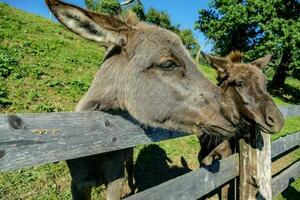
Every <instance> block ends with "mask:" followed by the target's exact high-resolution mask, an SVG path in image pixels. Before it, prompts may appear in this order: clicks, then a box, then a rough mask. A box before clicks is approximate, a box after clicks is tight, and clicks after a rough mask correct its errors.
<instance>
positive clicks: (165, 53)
mask: <svg viewBox="0 0 300 200" xmlns="http://www.w3.org/2000/svg"><path fill="white" fill-rule="evenodd" d="M46 3H47V5H48V7H49V8H50V10H51V11H52V13H53V14H54V15H55V16H56V18H57V19H58V20H59V21H60V22H61V23H62V24H63V25H65V26H66V27H67V28H68V29H69V30H71V31H72V32H74V33H76V34H78V35H80V36H82V37H84V38H86V39H88V40H92V41H95V42H98V43H99V44H101V45H102V46H104V47H106V48H107V53H106V57H105V60H104V62H103V64H102V66H101V68H100V69H99V71H98V72H97V73H96V75H95V78H94V80H93V82H92V84H91V86H90V88H89V90H88V91H87V93H86V94H85V96H84V97H83V98H82V99H81V100H80V102H79V103H78V105H77V107H76V111H91V110H102V111H107V112H112V113H124V112H126V113H128V114H129V115H130V116H132V117H133V118H134V119H135V120H137V121H138V122H139V123H141V124H144V125H147V126H152V127H160V128H165V129H171V130H178V131H184V132H189V133H199V132H202V131H203V130H205V131H206V132H207V133H209V134H210V133H213V134H216V135H218V136H224V137H230V136H232V135H234V134H235V131H236V128H235V126H236V124H238V123H239V115H238V112H237V110H236V108H235V104H234V103H233V102H232V101H231V99H230V98H228V97H227V95H226V94H225V93H224V92H222V90H221V89H220V88H219V87H217V86H215V85H213V84H212V83H211V82H210V81H208V80H207V79H206V78H205V77H204V76H203V75H202V74H201V73H200V71H199V70H198V69H197V67H196V65H195V63H194V62H193V59H192V58H191V56H190V55H189V52H188V51H187V50H186V48H185V47H184V45H183V44H182V42H181V40H180V38H179V37H178V36H177V35H176V34H174V33H172V32H171V31H169V30H166V29H163V28H159V27H157V26H155V25H149V24H146V23H144V22H140V21H139V20H138V19H137V17H136V16H135V15H134V14H129V15H128V16H127V17H123V18H121V17H117V16H107V15H102V14H98V13H94V12H90V11H87V10H84V9H82V8H79V7H77V6H74V5H70V4H67V3H64V2H62V1H58V0H46ZM131 152H132V150H131V149H126V150H119V151H115V152H110V153H105V154H100V155H93V156H90V157H85V158H78V159H74V160H68V161H67V164H68V167H69V169H70V173H71V176H72V182H71V191H72V197H73V199H75V200H77V199H90V198H91V189H92V187H94V186H99V185H100V184H105V185H106V186H107V199H109V200H118V199H121V197H122V187H123V184H124V171H125V169H124V164H125V162H126V161H127V160H128V159H129V158H130V155H131Z"/></svg>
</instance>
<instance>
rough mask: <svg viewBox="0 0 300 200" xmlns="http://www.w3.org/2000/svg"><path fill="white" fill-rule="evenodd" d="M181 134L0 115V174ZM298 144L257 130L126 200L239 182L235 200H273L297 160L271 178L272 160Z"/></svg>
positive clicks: (87, 120) (298, 170)
mask: <svg viewBox="0 0 300 200" xmlns="http://www.w3.org/2000/svg"><path fill="white" fill-rule="evenodd" d="M280 109H281V112H282V113H283V115H284V116H285V117H293V116H297V115H300V106H290V107H281V108H280ZM187 135H189V134H186V133H182V132H172V131H168V130H162V129H151V128H148V129H147V130H145V129H142V128H141V127H140V126H139V125H138V124H137V123H132V122H130V121H129V120H126V119H124V118H123V117H121V116H116V115H110V114H107V113H103V112H82V113H75V112H70V113H45V114H18V115H0V172H6V171H11V170H16V169H21V168H28V167H32V166H36V165H41V164H46V163H51V162H57V161H61V160H67V159H72V158H78V157H84V156H89V155H93V154H99V153H105V152H110V151H114V150H119V149H125V148H129V147H134V146H137V145H141V144H149V143H153V142H157V141H163V140H169V139H172V138H178V137H182V136H187ZM299 145H300V132H297V133H294V134H290V135H288V136H285V137H281V138H279V139H278V140H276V141H274V142H272V143H270V136H269V135H268V134H261V132H260V131H257V133H256V134H255V137H253V138H252V139H251V141H246V140H241V141H240V142H239V146H240V150H239V152H240V153H239V154H234V155H232V156H230V157H229V158H227V159H224V160H221V161H217V162H214V163H213V164H212V165H211V166H209V167H207V168H200V169H198V170H195V171H192V172H189V173H187V174H184V175H182V176H179V177H176V178H174V179H172V180H169V181H167V182H164V183H162V184H160V185H157V186H155V187H153V188H150V189H148V190H145V191H143V192H140V193H137V194H135V195H133V196H129V197H127V198H126V200H133V199H147V200H152V199H153V200H154V199H159V200H163V199H166V200H172V199H174V200H175V199H176V200H177V199H184V200H194V199H198V198H200V197H202V196H204V195H206V194H208V193H209V192H211V191H213V190H215V189H216V188H218V187H220V186H222V185H224V184H225V183H227V182H228V181H230V180H232V179H236V180H237V178H238V180H237V181H239V184H238V187H239V192H236V193H237V196H236V197H235V198H236V199H241V200H244V199H271V198H272V195H273V196H276V195H278V194H279V193H281V192H282V191H283V190H284V189H285V188H287V187H288V185H289V184H290V183H291V182H292V181H294V180H295V179H297V178H299V177H300V161H298V162H296V163H294V164H292V165H291V166H289V167H288V168H287V169H285V170H284V171H282V172H281V173H279V174H277V175H276V176H275V177H273V178H272V176H271V158H272V159H273V160H274V159H278V158H279V157H280V156H282V155H283V154H285V153H286V152H290V151H291V150H294V149H295V148H297V147H298V146H299Z"/></svg>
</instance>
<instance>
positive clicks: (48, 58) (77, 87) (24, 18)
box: [0, 3, 300, 200]
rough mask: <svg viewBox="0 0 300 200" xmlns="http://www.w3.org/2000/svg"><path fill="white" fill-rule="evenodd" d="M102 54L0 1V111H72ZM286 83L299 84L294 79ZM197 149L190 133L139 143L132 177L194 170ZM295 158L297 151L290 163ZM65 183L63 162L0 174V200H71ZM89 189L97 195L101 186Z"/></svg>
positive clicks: (149, 180) (289, 128) (292, 124)
mask: <svg viewBox="0 0 300 200" xmlns="http://www.w3.org/2000/svg"><path fill="white" fill-rule="evenodd" d="M103 54H104V49H102V48H101V47H99V45H97V44H95V43H92V42H88V41H86V40H83V39H80V38H79V37H78V36H76V35H74V34H72V33H70V32H68V31H67V30H66V29H64V28H63V27H62V26H61V25H58V24H55V23H53V22H51V21H49V20H46V19H44V18H41V17H38V16H35V15H31V14H27V13H24V12H22V11H19V10H16V9H14V8H11V7H9V6H7V5H5V4H2V3H0V105H1V106H0V113H21V112H22V113H24V112H55V111H71V110H73V108H74V106H75V104H76V102H78V100H79V99H80V97H81V96H82V95H83V94H84V92H85V91H86V90H87V88H88V87H89V84H90V82H91V80H92V78H93V75H94V73H95V72H96V70H97V69H98V68H99V65H100V63H101V60H102V58H103ZM200 70H202V71H203V73H204V74H205V75H207V77H208V78H209V79H211V80H212V81H214V76H215V72H214V70H213V69H211V68H209V67H207V66H201V67H200ZM288 81H289V83H290V84H291V85H293V87H296V88H297V87H298V88H300V84H299V81H298V80H295V79H292V78H289V80H288ZM287 98H293V97H289V96H287ZM285 100H286V99H285V97H282V96H281V97H280V98H278V97H276V101H277V102H278V103H281V104H287V102H285ZM299 121H300V117H297V118H293V119H289V120H288V121H287V125H286V126H285V129H284V130H283V131H282V132H281V133H279V134H276V135H274V136H273V139H275V138H276V137H279V136H280V135H285V134H286V133H290V132H294V131H297V130H300V123H299ZM178 147H180V148H178ZM198 150H199V144H198V142H197V139H196V137H194V136H190V137H185V138H181V139H175V140H171V141H167V142H160V143H156V144H153V145H147V146H139V147H137V148H136V151H135V158H136V160H137V162H136V169H139V170H140V171H143V172H144V173H140V174H139V175H137V177H136V178H137V182H138V183H139V185H140V188H141V189H145V188H148V187H150V186H152V185H154V184H158V183H161V182H163V181H166V180H168V179H170V178H172V177H174V176H177V175H179V174H182V173H185V172H187V171H189V170H190V169H195V168H197V167H198V161H197V159H196V158H197V153H198ZM299 156H300V152H299V151H298V153H297V154H292V155H290V156H289V157H288V161H294V160H295V159H297V158H299ZM182 158H183V159H184V160H185V161H186V162H187V165H188V168H187V167H186V165H184V164H183V163H182ZM286 161H287V160H285V161H284V162H286ZM69 181H70V177H69V174H68V170H67V168H66V165H65V163H64V162H59V163H56V164H48V165H43V166H41V167H33V168H30V169H25V170H18V171H14V172H10V173H2V174H0V185H1V187H0V200H17V199H43V200H44V199H49V200H50V199H51V200H52V199H70V189H69ZM299 192H300V181H299V180H298V182H296V183H294V184H293V186H292V187H290V189H289V190H288V191H287V192H286V193H284V194H283V196H281V197H280V199H295V198H294V197H296V196H295V195H297V194H299ZM93 193H94V195H95V196H94V197H100V196H101V193H102V189H101V188H100V189H95V190H94V191H93ZM293 195H294V196H293Z"/></svg>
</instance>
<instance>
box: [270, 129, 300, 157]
mask: <svg viewBox="0 0 300 200" xmlns="http://www.w3.org/2000/svg"><path fill="white" fill-rule="evenodd" d="M296 146H300V132H297V133H293V134H290V135H287V136H284V137H280V138H279V139H277V140H275V141H273V142H272V144H271V158H274V157H276V156H279V155H281V154H282V153H284V152H286V151H288V150H290V149H292V148H294V147H296Z"/></svg>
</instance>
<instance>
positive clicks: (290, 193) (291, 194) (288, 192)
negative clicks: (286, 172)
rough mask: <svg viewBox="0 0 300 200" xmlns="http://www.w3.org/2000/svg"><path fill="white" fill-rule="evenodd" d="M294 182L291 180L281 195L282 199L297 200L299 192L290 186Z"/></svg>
mask: <svg viewBox="0 0 300 200" xmlns="http://www.w3.org/2000/svg"><path fill="white" fill-rule="evenodd" d="M294 181H295V180H294V179H291V180H290V183H289V186H288V187H287V188H286V189H285V190H284V191H283V192H282V193H281V194H282V197H283V198H285V199H286V200H294V199H299V197H300V191H298V190H296V189H295V188H294V187H293V186H291V185H290V184H291V183H292V182H294Z"/></svg>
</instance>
